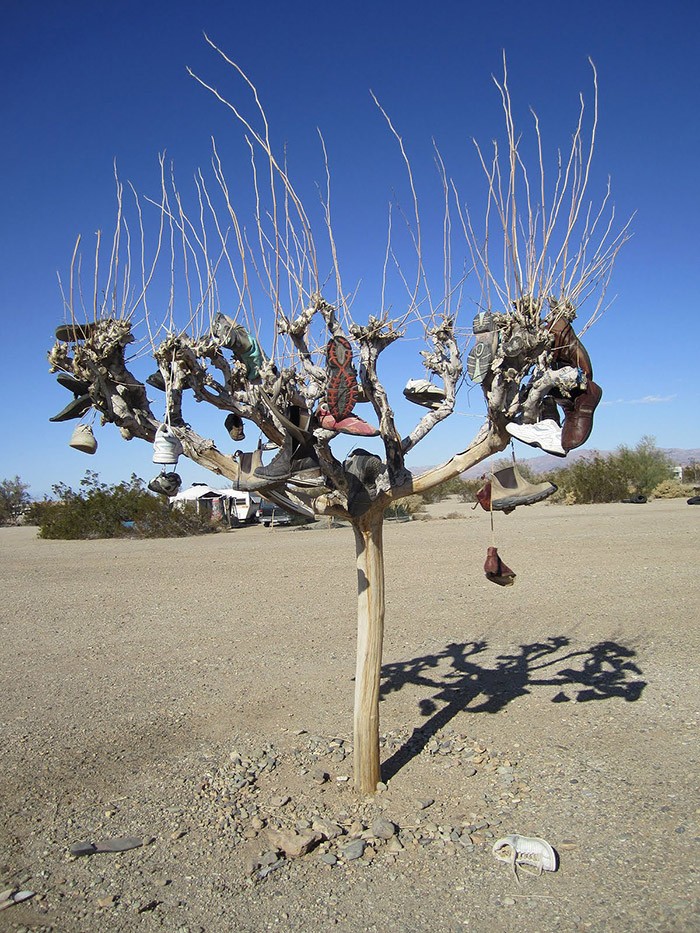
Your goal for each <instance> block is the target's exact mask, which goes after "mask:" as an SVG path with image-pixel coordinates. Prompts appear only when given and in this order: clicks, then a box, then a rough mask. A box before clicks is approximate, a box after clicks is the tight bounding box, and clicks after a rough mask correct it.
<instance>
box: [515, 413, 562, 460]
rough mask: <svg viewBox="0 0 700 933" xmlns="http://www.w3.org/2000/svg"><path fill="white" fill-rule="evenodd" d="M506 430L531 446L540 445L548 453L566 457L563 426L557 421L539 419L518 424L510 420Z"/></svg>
mask: <svg viewBox="0 0 700 933" xmlns="http://www.w3.org/2000/svg"><path fill="white" fill-rule="evenodd" d="M506 431H507V432H508V433H509V434H510V435H511V437H515V438H517V439H518V440H519V441H522V442H523V444H529V445H530V446H531V447H540V448H541V449H542V450H544V451H545V452H546V453H548V454H554V456H555V457H565V456H566V451H565V450H564V448H563V447H562V443H561V433H562V432H561V428H560V427H559V425H558V424H557V422H556V421H550V420H549V419H546V420H545V421H538V422H537V423H536V424H516V423H515V422H510V424H507V425H506Z"/></svg>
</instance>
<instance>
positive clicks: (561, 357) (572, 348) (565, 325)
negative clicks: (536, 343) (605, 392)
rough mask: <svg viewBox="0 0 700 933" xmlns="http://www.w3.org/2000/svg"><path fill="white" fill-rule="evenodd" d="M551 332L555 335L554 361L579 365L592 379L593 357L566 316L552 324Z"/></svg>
mask: <svg viewBox="0 0 700 933" xmlns="http://www.w3.org/2000/svg"><path fill="white" fill-rule="evenodd" d="M549 332H550V334H551V335H552V336H553V337H554V349H553V351H552V361H553V362H554V363H557V364H564V365H565V366H574V367H577V368H578V369H580V370H581V371H582V372H583V373H584V374H585V375H586V376H588V378H589V379H592V378H593V366H592V365H591V358H590V356H589V355H588V353H587V351H586V348H585V347H584V345H583V344H582V343H581V341H580V340H579V339H578V337H577V336H576V331H575V330H574V329H573V327H572V326H571V324H570V323H569V322H568V321H567V320H566V318H563V317H560V318H557V320H556V321H554V322H553V323H552V324H550V326H549Z"/></svg>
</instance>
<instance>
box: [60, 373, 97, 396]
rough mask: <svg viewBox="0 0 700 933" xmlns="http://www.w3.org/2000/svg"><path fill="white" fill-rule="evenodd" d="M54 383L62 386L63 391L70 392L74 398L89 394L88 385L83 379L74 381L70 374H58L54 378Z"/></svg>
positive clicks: (74, 378)
mask: <svg viewBox="0 0 700 933" xmlns="http://www.w3.org/2000/svg"><path fill="white" fill-rule="evenodd" d="M56 382H57V383H58V384H59V385H61V386H63V388H64V389H68V391H69V392H72V393H73V395H74V396H75V397H76V398H79V397H80V396H81V395H89V393H90V383H89V382H85V380H84V379H76V377H75V376H73V375H71V373H59V374H58V375H57V376H56Z"/></svg>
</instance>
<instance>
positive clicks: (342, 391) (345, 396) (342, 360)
mask: <svg viewBox="0 0 700 933" xmlns="http://www.w3.org/2000/svg"><path fill="white" fill-rule="evenodd" d="M326 362H327V366H328V373H329V375H328V385H327V387H326V401H327V402H328V408H329V410H330V413H331V414H332V415H333V417H334V418H335V419H336V421H343V420H344V419H345V418H347V416H348V415H349V414H350V412H351V411H352V410H353V408H354V407H355V405H356V404H357V396H358V391H357V372H356V371H355V367H354V366H353V362H352V347H351V346H350V341H349V340H347V338H345V337H332V338H331V339H330V340H329V341H328V346H327V347H326Z"/></svg>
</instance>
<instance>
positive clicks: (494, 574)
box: [484, 547, 517, 586]
mask: <svg viewBox="0 0 700 933" xmlns="http://www.w3.org/2000/svg"><path fill="white" fill-rule="evenodd" d="M484 573H485V574H486V578H487V579H488V580H490V581H491V582H492V583H497V584H498V585H499V586H512V585H513V583H514V582H515V578H516V576H517V574H516V573H514V572H513V571H512V570H511V569H510V567H508V566H507V564H504V563H503V561H502V560H501V558H500V557H499V556H498V548H495V547H490V548H487V549H486V560H485V561H484Z"/></svg>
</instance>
